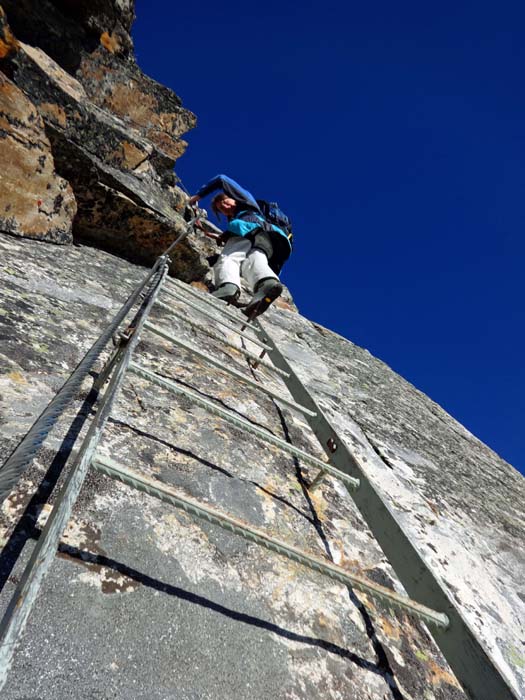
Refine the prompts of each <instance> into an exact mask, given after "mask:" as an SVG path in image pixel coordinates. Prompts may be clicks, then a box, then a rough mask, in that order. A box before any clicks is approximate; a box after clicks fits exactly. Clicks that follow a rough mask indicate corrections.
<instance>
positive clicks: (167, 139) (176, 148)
mask: <svg viewBox="0 0 525 700" xmlns="http://www.w3.org/2000/svg"><path fill="white" fill-rule="evenodd" d="M184 131H187V129H184ZM146 137H147V138H148V139H149V140H150V141H151V142H152V143H154V144H155V145H156V146H158V147H159V148H160V149H161V151H163V152H164V153H165V154H166V155H167V156H170V158H173V159H174V160H176V159H177V158H180V157H181V155H183V153H184V152H185V151H186V148H187V147H188V142H187V141H184V140H183V139H178V138H173V137H172V136H171V135H170V134H169V133H165V132H163V131H159V130H158V129H149V130H148V132H147V133H146Z"/></svg>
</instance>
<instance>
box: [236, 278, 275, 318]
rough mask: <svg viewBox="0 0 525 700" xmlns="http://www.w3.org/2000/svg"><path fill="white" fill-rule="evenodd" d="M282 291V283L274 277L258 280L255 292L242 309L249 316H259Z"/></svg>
mask: <svg viewBox="0 0 525 700" xmlns="http://www.w3.org/2000/svg"><path fill="white" fill-rule="evenodd" d="M282 291H283V285H282V284H281V283H280V282H279V280H277V279H275V277H266V278H265V279H263V280H259V282H258V283H257V286H256V287H255V293H254V295H253V297H252V298H251V300H250V301H249V302H248V304H246V306H245V307H244V309H243V310H242V312H243V314H246V316H248V317H249V318H255V317H256V316H260V315H261V314H262V313H264V312H265V311H266V309H267V308H268V307H269V306H270V304H271V303H272V302H273V301H275V300H276V299H277V297H278V296H279V295H280V294H281V292H282Z"/></svg>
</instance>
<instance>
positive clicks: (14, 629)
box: [0, 263, 168, 690]
mask: <svg viewBox="0 0 525 700" xmlns="http://www.w3.org/2000/svg"><path fill="white" fill-rule="evenodd" d="M167 273H168V265H167V264H166V263H165V264H164V265H163V266H162V268H161V275H160V279H159V280H158V282H157V286H156V287H155V288H154V289H153V290H152V291H151V294H150V296H149V297H148V298H146V300H145V301H144V303H143V305H142V307H141V308H140V309H139V311H138V313H137V314H136V316H135V319H134V321H133V322H132V325H133V327H134V331H133V333H132V334H131V335H130V337H129V340H128V342H127V345H126V349H125V351H124V352H123V353H122V355H121V358H120V361H119V364H118V366H115V367H114V371H113V373H112V375H111V378H110V380H109V384H108V387H107V389H106V391H105V393H104V395H103V397H102V399H101V401H100V404H99V408H98V411H97V413H96V415H95V417H94V419H93V421H92V423H91V425H90V427H89V429H88V432H87V434H86V437H85V438H84V440H83V442H82V445H81V447H80V449H79V452H78V455H77V457H76V459H75V461H74V463H73V465H72V466H71V469H70V470H69V473H68V475H67V477H66V480H65V482H64V485H63V486H62V488H61V490H60V492H59V494H58V496H57V499H56V501H55V503H54V505H53V510H52V511H51V514H50V516H49V518H48V520H47V522H46V525H45V527H44V529H43V531H42V534H41V535H40V537H39V539H38V542H37V543H36V545H35V547H34V549H33V552H32V554H31V557H30V559H29V562H28V563H27V565H26V567H25V569H24V571H23V573H22V576H21V579H20V582H19V584H18V585H17V587H16V589H15V592H14V594H13V596H12V598H11V600H10V602H9V604H8V606H7V609H6V611H5V614H4V616H3V618H2V621H1V622H0V690H1V689H2V688H3V686H4V684H5V681H6V679H7V673H8V671H9V668H10V667H11V663H12V659H13V655H14V651H15V646H16V643H17V641H18V639H19V637H20V635H21V633H22V632H23V630H24V627H25V625H26V622H27V619H28V617H29V614H30V612H31V609H32V607H33V605H34V603H35V600H36V598H37V596H38V593H39V590H40V587H41V584H42V582H43V580H44V577H45V575H46V574H47V572H48V571H49V568H50V567H51V564H52V563H53V560H54V558H55V554H56V551H57V548H58V544H59V541H60V537H61V535H62V532H63V530H64V528H65V526H66V525H67V522H68V520H69V519H70V517H71V513H72V510H73V506H74V505H75V502H76V500H77V498H78V495H79V493H80V489H81V488H82V485H83V483H84V480H85V477H86V474H87V472H88V469H89V465H90V463H91V460H92V458H93V455H94V454H95V450H96V448H97V446H98V444H99V442H100V440H101V438H102V435H103V430H104V427H105V424H106V421H107V419H108V417H109V415H110V412H111V409H112V406H113V403H114V401H115V398H116V396H117V394H118V391H119V389H120V387H121V385H122V383H123V381H124V378H125V375H126V371H127V369H128V366H129V363H130V361H131V356H132V353H133V350H134V349H135V346H136V345H137V343H138V341H139V336H140V330H141V328H142V326H143V324H144V322H145V320H146V318H147V316H148V314H149V312H150V310H151V308H152V306H153V303H154V302H155V298H156V296H157V294H158V292H159V290H160V288H161V285H162V283H163V281H164V278H165V276H166V275H167Z"/></svg>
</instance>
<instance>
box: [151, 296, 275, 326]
mask: <svg viewBox="0 0 525 700" xmlns="http://www.w3.org/2000/svg"><path fill="white" fill-rule="evenodd" d="M162 291H163V292H164V293H165V294H168V295H169V296H170V297H174V298H175V299H179V301H183V302H184V303H185V304H188V305H189V304H190V301H189V300H188V299H187V295H186V294H185V292H184V291H182V290H179V289H178V288H177V290H176V291H175V290H173V289H163V290H162ZM191 296H194V295H191ZM210 296H211V295H210ZM191 303H192V304H194V307H193V308H198V309H200V310H201V311H202V313H204V310H206V312H207V313H208V314H210V313H211V311H212V310H213V311H215V313H218V314H220V316H223V317H225V318H228V319H230V321H233V322H234V323H241V324H242V325H243V326H245V327H246V328H249V329H250V330H251V331H254V333H261V332H262V331H261V330H260V328H257V326H254V325H253V324H252V323H250V322H249V320H248V318H247V317H246V316H244V315H242V316H238V315H237V314H233V313H231V312H230V311H228V310H227V309H226V308H222V307H221V308H219V307H217V306H216V305H215V304H211V303H210V302H209V301H208V300H207V299H199V300H198V301H197V300H196V299H193V301H192V302H191ZM227 306H228V305H227V304H226V307H227ZM212 318H216V316H213V317H212Z"/></svg>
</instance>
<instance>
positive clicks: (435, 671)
mask: <svg viewBox="0 0 525 700" xmlns="http://www.w3.org/2000/svg"><path fill="white" fill-rule="evenodd" d="M428 668H429V670H430V681H431V683H432V685H434V686H438V685H443V684H444V683H448V685H453V686H455V687H456V688H460V689H461V686H460V685H459V683H458V681H457V678H456V676H454V675H453V674H452V673H450V671H447V670H446V669H444V668H441V666H439V665H438V664H437V663H436V662H435V661H434V660H433V659H429V661H428Z"/></svg>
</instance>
